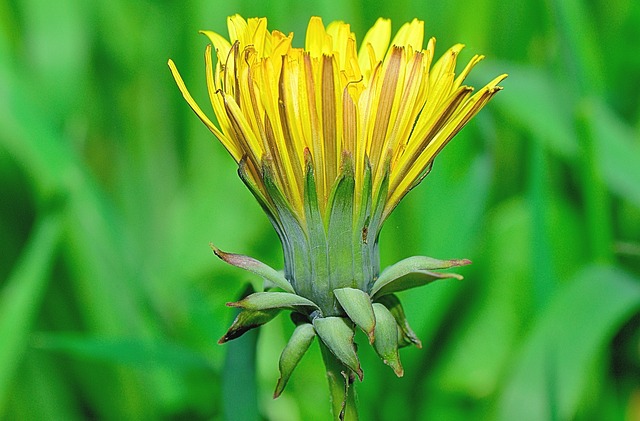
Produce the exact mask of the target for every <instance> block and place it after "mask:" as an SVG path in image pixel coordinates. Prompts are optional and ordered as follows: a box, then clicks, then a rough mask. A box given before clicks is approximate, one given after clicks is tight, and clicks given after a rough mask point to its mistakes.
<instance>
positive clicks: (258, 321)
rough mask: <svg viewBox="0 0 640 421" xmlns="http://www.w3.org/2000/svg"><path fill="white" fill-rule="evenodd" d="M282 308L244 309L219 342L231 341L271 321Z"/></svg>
mask: <svg viewBox="0 0 640 421" xmlns="http://www.w3.org/2000/svg"><path fill="white" fill-rule="evenodd" d="M279 312H280V309H277V308H274V309H269V310H243V311H241V312H240V314H238V316H237V317H236V319H235V320H234V321H233V323H232V324H231V327H230V328H229V330H227V333H225V334H224V336H223V337H222V338H220V340H219V341H218V343H219V344H223V343H225V342H229V341H230V340H232V339H236V338H239V337H240V336H242V335H243V334H244V333H245V332H247V331H249V330H251V329H253V328H256V327H260V326H262V325H263V324H265V323H267V322H270V321H271V320H272V319H273V318H274V317H276V316H277V315H278V313H279Z"/></svg>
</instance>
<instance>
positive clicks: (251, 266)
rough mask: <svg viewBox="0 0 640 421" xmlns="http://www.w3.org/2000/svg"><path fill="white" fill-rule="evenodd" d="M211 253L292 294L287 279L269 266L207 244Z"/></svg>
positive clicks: (292, 291) (291, 288)
mask: <svg viewBox="0 0 640 421" xmlns="http://www.w3.org/2000/svg"><path fill="white" fill-rule="evenodd" d="M209 246H210V247H211V250H213V253H214V254H215V255H216V256H218V257H219V258H220V259H222V260H224V261H225V262H226V263H229V264H230V265H233V266H235V267H239V268H241V269H244V270H247V271H249V272H252V273H255V274H256V275H258V276H260V277H262V279H264V280H265V281H267V282H271V283H272V284H273V285H275V286H277V287H278V288H281V289H283V290H285V291H287V292H291V293H294V292H295V291H294V289H293V287H292V286H291V284H290V283H289V281H287V279H286V278H285V277H284V276H283V275H282V273H280V272H278V271H277V270H275V269H274V268H272V267H271V266H269V265H267V264H265V263H262V262H261V261H259V260H257V259H254V258H253V257H249V256H244V255H242V254H234V253H225V252H224V251H222V250H220V249H219V248H217V247H216V246H214V245H213V244H209Z"/></svg>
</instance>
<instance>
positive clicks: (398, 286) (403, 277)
mask: <svg viewBox="0 0 640 421" xmlns="http://www.w3.org/2000/svg"><path fill="white" fill-rule="evenodd" d="M468 264H471V260H469V259H452V260H438V259H434V258H432V257H426V256H413V257H409V258H406V259H404V260H401V261H399V262H398V263H396V264H394V265H391V266H389V267H388V268H386V269H385V270H383V271H382V273H381V274H380V276H379V277H378V279H376V281H375V283H374V284H373V286H372V287H371V292H370V294H371V295H372V296H373V297H374V299H376V298H378V297H381V296H383V295H386V294H391V293H394V292H398V291H404V290H406V289H410V288H415V287H418V286H422V285H427V284H429V283H431V282H434V281H437V280H438V279H448V278H455V279H458V280H461V279H463V277H462V275H458V274H456V273H438V272H433V271H434V270H438V269H448V268H451V267H457V266H465V265H468Z"/></svg>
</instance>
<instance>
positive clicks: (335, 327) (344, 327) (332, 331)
mask: <svg viewBox="0 0 640 421" xmlns="http://www.w3.org/2000/svg"><path fill="white" fill-rule="evenodd" d="M313 327H314V328H315V330H316V333H317V334H318V336H319V337H320V339H322V342H323V343H324V344H325V345H326V346H327V348H329V350H331V352H332V353H333V355H335V356H336V358H337V359H338V360H340V362H341V363H342V364H344V365H345V367H347V368H348V369H350V370H351V371H353V372H354V373H356V375H357V376H358V378H359V379H360V381H362V376H363V373H362V368H361V367H360V360H358V354H357V353H356V347H355V344H354V343H353V336H354V331H353V328H352V326H351V325H350V323H348V322H347V320H345V319H344V318H342V317H333V316H332V317H318V318H316V319H314V320H313Z"/></svg>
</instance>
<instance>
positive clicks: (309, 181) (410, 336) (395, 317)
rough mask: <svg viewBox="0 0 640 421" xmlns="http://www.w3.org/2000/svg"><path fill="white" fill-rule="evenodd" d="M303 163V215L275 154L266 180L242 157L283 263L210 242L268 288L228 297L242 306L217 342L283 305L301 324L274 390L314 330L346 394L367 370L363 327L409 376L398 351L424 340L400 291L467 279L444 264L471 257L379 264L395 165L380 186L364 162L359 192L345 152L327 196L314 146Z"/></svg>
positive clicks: (385, 357)
mask: <svg viewBox="0 0 640 421" xmlns="http://www.w3.org/2000/svg"><path fill="white" fill-rule="evenodd" d="M305 165H306V171H305V179H304V180H303V185H304V198H303V199H304V203H303V208H304V215H300V214H299V212H296V211H295V210H294V209H293V207H292V206H291V204H290V203H289V202H288V201H287V199H286V197H285V195H284V194H283V192H282V191H281V190H280V188H279V187H278V186H279V183H278V182H276V180H275V178H274V177H275V175H274V171H273V169H272V168H271V162H270V160H269V159H268V157H266V158H264V159H263V166H262V168H261V174H262V176H263V181H264V189H259V188H258V187H257V186H256V185H255V184H252V183H251V182H250V180H249V178H248V177H247V173H246V163H245V162H244V160H243V161H241V163H240V168H239V170H238V171H239V174H240V177H241V178H242V179H243V181H245V184H247V186H248V187H249V188H250V190H251V191H252V193H253V194H254V196H256V199H258V201H259V202H260V204H261V206H262V207H263V209H264V210H265V212H267V215H268V216H269V218H270V220H271V222H272V224H273V226H274V228H275V229H276V232H277V233H278V236H279V237H280V240H281V242H282V247H283V254H284V260H285V268H284V272H280V271H277V270H275V269H273V268H271V267H269V266H268V265H266V264H264V263H262V262H260V261H258V260H256V259H254V258H251V257H248V256H243V255H239V254H232V253H225V252H223V251H221V250H220V249H218V248H216V247H214V246H211V247H212V249H213V251H214V253H215V254H216V256H218V257H219V258H220V259H222V260H224V261H225V262H226V263H229V264H231V265H233V266H236V267H239V268H242V269H245V270H247V271H249V272H251V273H253V274H256V275H258V276H260V277H261V278H262V279H263V281H264V289H265V291H263V292H255V293H253V294H250V295H248V296H247V297H245V298H243V299H242V300H240V301H237V302H233V303H228V304H227V305H229V306H230V307H237V308H239V309H240V310H241V311H240V313H239V315H238V316H237V317H236V319H235V321H234V322H233V324H232V326H231V327H230V328H229V330H228V331H227V332H226V333H225V335H224V336H223V337H222V338H221V339H220V343H224V342H227V341H229V340H232V339H235V338H237V337H239V336H241V335H242V334H243V333H245V332H246V331H248V330H250V329H253V328H255V327H259V326H261V325H263V324H265V323H267V322H269V321H270V320H272V319H273V318H274V317H275V316H276V315H277V314H278V313H279V312H281V311H288V312H291V314H292V320H294V321H295V323H296V329H295V331H294V333H293V335H292V336H291V339H290V341H289V343H288V344H287V345H286V347H285V349H284V350H283V352H282V355H281V357H280V362H279V367H280V378H279V380H278V383H277V386H276V389H275V392H274V397H278V396H279V395H280V394H281V393H282V391H283V390H284V388H285V386H286V384H287V382H288V381H289V379H290V377H291V375H292V373H293V370H294V369H295V367H296V366H297V365H298V363H299V362H300V360H301V358H302V356H303V355H304V354H305V352H306V351H307V349H308V348H309V347H310V346H311V343H312V342H313V339H314V338H315V337H316V336H317V337H318V338H319V344H320V347H321V349H322V352H323V358H324V359H325V363H327V361H329V360H331V359H333V361H334V363H332V366H333V369H332V370H333V371H332V373H333V374H332V375H331V378H332V379H333V380H336V379H338V380H340V379H343V380H344V382H345V384H344V386H345V387H344V390H343V393H342V392H341V393H342V395H343V398H344V400H345V402H346V400H347V399H348V398H349V397H348V395H347V394H348V391H349V390H350V388H349V384H350V383H351V382H352V381H353V380H354V379H355V377H358V378H359V379H360V380H362V378H363V370H362V367H361V366H360V361H359V359H358V353H357V346H356V344H355V342H354V337H355V333H356V330H358V329H359V330H362V331H363V332H364V334H365V335H366V337H367V339H368V342H369V343H370V344H371V345H372V346H373V348H374V349H375V351H376V352H377V354H378V355H379V356H380V358H381V359H382V361H383V362H384V363H385V364H387V365H389V366H390V367H391V368H392V369H393V371H394V372H395V374H396V375H397V376H399V377H400V376H402V375H403V374H404V370H403V368H402V364H401V362H400V356H399V351H398V350H399V349H400V348H403V347H405V346H407V345H415V346H417V347H418V348H420V347H422V343H421V342H420V340H419V339H418V337H417V336H416V334H415V333H414V331H413V330H412V329H411V327H410V326H409V323H408V321H407V318H406V316H405V313H404V310H403V308H402V305H401V304H400V301H399V300H398V297H397V296H396V295H395V293H397V292H400V291H404V290H407V289H410V288H414V287H417V286H422V285H427V284H429V283H431V282H434V281H436V280H438V279H448V278H455V279H462V277H461V276H460V275H457V274H453V273H446V272H445V273H442V272H438V271H439V270H442V269H449V268H452V267H457V266H463V265H467V264H470V263H471V262H470V261H469V260H464V259H462V260H438V259H433V258H430V257H424V256H414V257H409V258H407V259H404V260H402V261H400V262H398V263H396V264H394V265H392V266H390V267H388V268H386V269H385V270H384V271H382V272H380V264H379V254H378V236H379V233H380V229H381V227H382V224H383V222H384V219H385V218H386V216H387V215H386V214H385V212H384V208H385V203H386V198H387V192H388V188H389V164H388V163H387V165H385V166H384V167H382V168H380V169H378V171H383V173H382V176H381V177H377V180H378V182H377V183H378V185H376V186H373V185H372V180H373V177H372V172H371V168H370V166H369V164H368V163H367V164H366V165H365V168H364V174H363V177H362V179H361V181H360V183H359V185H360V187H361V191H360V192H358V193H359V194H356V191H355V188H356V185H357V184H358V183H356V178H355V174H354V165H353V161H352V158H351V156H350V155H349V154H348V153H345V154H343V156H342V165H341V169H340V172H339V174H338V176H337V178H336V180H335V182H334V184H333V186H332V188H331V190H330V192H329V194H328V197H326V198H325V197H318V192H317V189H316V184H315V176H314V166H313V162H312V158H311V155H310V154H309V153H306V154H305ZM373 192H376V193H375V195H374V193H373ZM336 367H338V368H339V369H338V371H337V373H339V375H338V374H336V371H335V369H336ZM340 373H341V374H340ZM340 381H342V380H340ZM336 390H337V389H336ZM351 399H352V397H351Z"/></svg>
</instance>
